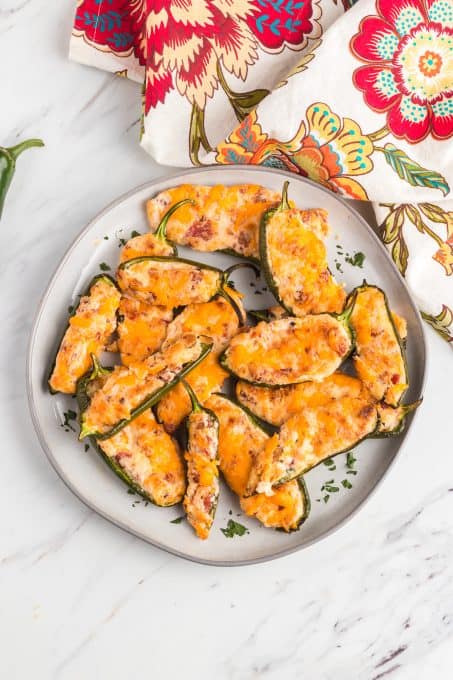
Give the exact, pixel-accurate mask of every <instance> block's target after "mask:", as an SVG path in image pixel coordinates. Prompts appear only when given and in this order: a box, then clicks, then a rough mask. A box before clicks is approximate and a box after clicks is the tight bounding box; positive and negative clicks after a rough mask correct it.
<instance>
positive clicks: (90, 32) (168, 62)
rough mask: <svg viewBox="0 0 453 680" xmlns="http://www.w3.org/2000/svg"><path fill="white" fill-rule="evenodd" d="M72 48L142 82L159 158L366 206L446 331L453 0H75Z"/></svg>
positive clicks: (452, 226) (145, 133)
mask: <svg viewBox="0 0 453 680" xmlns="http://www.w3.org/2000/svg"><path fill="white" fill-rule="evenodd" d="M352 5H353V6H352ZM70 56H71V57H72V58H73V59H76V60H78V61H80V62H82V63H85V64H90V65H94V66H98V67H100V68H103V69H106V70H109V71H112V72H114V73H117V74H118V75H121V76H125V77H130V78H132V79H134V80H137V81H139V82H142V83H144V96H143V102H144V115H143V130H142V138H141V144H142V146H143V147H144V149H145V150H146V151H148V153H150V154H151V155H152V156H153V157H154V158H155V159H156V160H157V161H159V162H161V163H164V164H169V165H176V166H184V165H203V164H209V163H214V162H217V163H228V164H231V163H242V164H244V163H245V164H258V165H265V166H270V167H277V168H284V169H286V170H290V171H292V172H294V173H297V174H300V175H302V176H304V177H309V178H311V179H312V180H314V181H317V182H319V183H321V184H323V185H324V186H326V187H328V188H329V189H331V190H332V191H334V192H337V193H340V194H341V195H343V196H344V197H346V198H352V199H361V200H369V201H372V202H373V206H374V208H375V212H376V216H377V219H378V224H379V225H380V226H379V234H380V236H381V238H382V240H383V242H384V243H385V244H386V246H387V248H388V249H389V251H390V253H391V255H392V258H393V260H394V261H395V264H396V266H397V267H398V269H399V270H400V272H401V273H402V275H403V276H405V277H406V280H407V283H408V285H409V287H410V288H411V290H412V292H413V294H414V296H415V298H416V299H417V301H418V303H419V306H420V309H421V311H422V314H423V316H424V318H425V319H426V320H427V321H428V323H430V324H431V326H433V327H434V328H435V329H436V330H437V331H438V332H439V333H441V335H442V336H443V337H444V338H445V339H447V340H449V341H450V342H452V341H453V198H452V199H450V194H451V187H452V185H453V144H452V137H453V0H359V2H357V3H356V4H354V2H353V0H79V1H78V3H77V9H76V17H75V23H74V29H73V34H72V38H71V46H70Z"/></svg>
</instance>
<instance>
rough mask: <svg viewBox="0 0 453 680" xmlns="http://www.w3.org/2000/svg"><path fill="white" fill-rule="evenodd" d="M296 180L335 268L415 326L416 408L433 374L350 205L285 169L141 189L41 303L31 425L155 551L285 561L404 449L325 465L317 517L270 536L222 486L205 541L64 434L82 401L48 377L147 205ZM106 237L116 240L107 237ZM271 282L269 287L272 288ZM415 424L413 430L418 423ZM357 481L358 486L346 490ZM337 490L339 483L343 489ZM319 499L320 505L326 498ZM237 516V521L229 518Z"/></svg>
mask: <svg viewBox="0 0 453 680" xmlns="http://www.w3.org/2000/svg"><path fill="white" fill-rule="evenodd" d="M287 178H289V179H290V191H289V193H290V198H291V199H293V200H295V201H296V203H297V205H298V206H299V207H300V208H314V207H322V208H326V209H327V210H328V211H329V223H330V225H331V234H330V237H329V240H328V249H329V256H330V266H331V268H332V270H333V271H334V272H335V273H336V274H337V276H338V278H340V279H341V280H343V281H344V282H345V283H346V286H347V289H348V290H350V289H351V288H353V287H354V286H356V285H358V284H360V283H361V282H362V280H363V279H364V278H366V279H367V281H368V282H369V283H375V284H377V285H379V286H381V287H382V288H384V290H385V291H386V293H387V295H388V297H389V300H390V303H391V306H392V308H393V309H395V310H396V311H397V312H398V313H400V314H402V315H403V316H404V317H405V318H406V319H407V323H408V343H407V361H408V367H409V376H410V383H411V387H410V390H409V392H408V393H407V395H406V397H405V399H406V400H407V401H408V402H409V401H414V400H415V399H418V398H419V397H420V395H421V392H422V388H423V381H424V370H425V341H424V334H423V328H422V322H421V320H420V316H419V314H418V312H417V310H416V308H415V306H414V303H413V302H412V300H411V298H410V296H409V293H408V291H407V289H406V287H405V284H404V282H403V280H402V278H401V277H400V275H399V274H398V272H397V271H396V269H395V267H394V266H393V264H392V262H391V261H390V259H389V257H388V255H387V253H386V251H385V249H384V247H383V246H382V244H381V243H380V242H379V240H378V238H377V237H376V236H375V234H374V233H373V231H372V230H371V229H370V227H369V226H368V225H367V224H366V223H365V221H364V220H363V219H362V218H361V217H360V216H359V215H357V213H356V212H355V211H354V210H353V209H352V208H351V207H350V206H349V205H348V204H347V203H346V202H344V201H343V200H342V199H340V198H338V197H337V196H336V195H334V194H332V193H331V192H330V191H328V190H326V189H323V188H322V187H320V186H318V185H316V184H313V183H312V182H310V181H308V180H305V179H302V178H299V177H295V176H294V175H289V174H288V173H285V172H283V171H278V170H270V169H266V168H255V167H247V166H244V167H234V166H231V167H228V166H227V167H221V166H213V167H208V168H204V169H195V170H189V171H186V172H183V173H180V174H178V175H174V176H170V177H166V178H165V179H162V180H160V181H157V182H153V183H150V184H148V185H145V186H142V187H139V188H138V189H135V190H134V191H132V192H130V193H128V194H127V195H125V196H123V197H122V198H120V199H118V200H117V201H116V202H115V203H113V204H112V205H111V206H109V207H108V208H107V209H106V210H104V212H102V213H101V214H100V215H98V216H97V217H96V218H95V219H94V220H93V221H92V222H91V223H90V224H89V225H88V226H87V227H86V229H84V231H83V232H82V233H81V234H80V236H79V237H78V238H77V239H76V241H75V242H74V243H73V245H72V246H71V247H70V249H69V250H68V252H67V253H66V255H65V256H64V258H63V260H62V261H61V263H60V265H59V267H58V269H57V271H56V272H55V274H54V276H53V278H52V280H51V282H50V284H49V286H48V288H47V290H46V292H45V294H44V297H43V300H42V302H41V305H40V308H39V311H38V314H37V317H36V320H35V323H34V327H33V332H32V336H31V341H30V348H29V356H28V395H29V401H30V408H31V413H32V418H33V422H34V425H35V428H36V432H37V434H38V437H39V440H40V442H41V445H42V447H43V449H44V451H45V453H46V455H47V457H48V458H49V460H50V462H51V464H52V465H53V467H54V468H55V470H56V471H57V473H58V474H59V475H60V477H61V478H62V479H63V481H64V482H65V483H66V484H67V486H68V487H69V488H70V489H71V490H72V491H73V492H74V493H75V494H76V495H77V496H78V497H79V498H80V499H81V500H82V501H83V502H84V503H86V504H87V505H88V506H89V507H90V508H92V509H93V510H96V511H97V512H98V513H99V514H101V515H102V516H103V517H105V518H107V519H109V520H110V521H111V522H113V523H115V524H117V525H118V526H120V527H122V528H123V529H126V530H127V531H130V532H131V533H133V534H135V535H137V536H140V537H141V538H143V539H144V540H146V541H148V542H149V543H152V544H153V545H155V546H157V547H159V548H163V549H164V550H168V551H169V552H172V553H174V554H176V555H180V556H181V557H185V558H188V559H191V560H195V561H197V562H203V563H206V564H216V565H238V564H247V563H255V562H260V561H265V560H270V559H273V558H275V557H279V556H282V555H285V554H288V553H290V552H293V551H295V550H300V549H301V548H303V547H305V546H307V545H309V544H310V543H313V542H314V541H317V540H319V539H320V538H322V537H324V536H326V535H328V534H329V533H330V532H331V531H333V530H334V529H336V528H337V527H339V526H340V525H341V524H342V523H343V522H345V521H346V520H347V519H348V518H350V517H351V516H352V514H353V513H354V512H355V511H356V510H357V509H358V508H359V507H360V506H361V505H362V503H363V502H364V501H365V500H366V499H367V498H368V497H369V496H370V494H371V492H372V491H373V490H374V489H375V488H376V486H377V485H378V484H379V482H380V481H381V480H382V478H383V476H384V475H385V473H386V472H387V471H388V469H389V467H390V465H391V464H392V462H393V461H394V459H395V456H396V454H397V453H398V451H399V450H400V448H401V445H402V443H403V441H404V439H405V436H406V434H403V435H402V436H399V437H393V438H388V439H370V440H368V441H366V442H364V443H362V444H360V446H358V447H357V449H356V450H355V455H356V458H357V470H358V474H357V475H356V476H352V475H346V474H345V473H346V468H345V455H344V454H341V455H339V456H337V457H336V459H335V460H336V470H335V471H334V472H330V471H329V470H328V469H327V467H325V466H324V465H320V466H318V467H317V468H315V469H314V470H312V471H311V472H309V473H308V474H307V475H306V482H307V485H308V489H309V492H310V496H311V502H312V511H311V515H310V517H309V519H308V521H307V522H306V523H305V524H304V525H303V526H302V528H301V529H300V530H299V531H297V532H294V533H291V534H284V533H281V532H278V531H273V530H271V529H265V528H263V527H262V526H260V525H259V524H258V523H257V522H256V521H255V520H252V519H249V518H247V517H244V516H243V515H242V514H241V515H240V517H238V515H239V513H240V508H239V505H238V502H237V500H236V498H234V497H233V495H232V494H231V493H230V492H229V491H228V490H227V489H226V488H225V486H224V485H222V491H221V499H220V502H219V506H218V509H217V514H216V518H215V523H214V526H213V529H212V531H211V535H210V537H209V539H208V540H207V541H200V540H198V539H197V538H196V537H195V535H194V533H193V531H192V530H191V528H190V526H189V525H188V524H187V523H186V522H182V523H181V524H171V520H172V519H174V518H176V517H178V516H180V515H182V514H183V513H182V509H181V507H180V506H176V507H173V508H166V509H162V508H157V507H154V506H152V505H148V506H145V505H144V503H143V502H141V503H138V504H136V505H135V507H134V506H133V503H134V500H135V497H134V496H131V495H128V493H127V489H126V487H125V486H124V485H123V484H122V482H121V481H119V480H118V479H117V478H116V477H115V476H114V474H113V473H112V472H111V471H110V469H109V468H108V467H107V466H106V465H105V463H104V462H103V461H102V460H101V459H100V458H99V457H98V455H97V454H96V453H95V452H94V451H93V450H92V449H90V450H89V451H88V452H85V450H84V443H80V442H79V441H78V440H77V437H76V435H75V434H74V433H72V432H69V433H68V432H65V431H64V429H63V427H61V422H62V413H63V411H65V410H67V409H68V408H74V401H73V400H72V399H71V398H69V397H65V396H62V395H57V396H51V395H50V394H49V392H48V390H47V385H46V379H47V374H48V370H49V366H50V363H51V360H52V357H53V356H54V353H55V351H56V348H57V344H58V339H59V338H60V336H61V333H62V332H63V331H64V329H65V326H66V323H67V307H68V306H69V305H71V304H73V303H74V302H76V300H77V294H78V293H80V292H81V291H83V290H84V289H85V287H86V285H87V283H88V282H89V281H90V279H91V278H92V276H93V275H94V274H96V273H98V272H99V264H100V263H101V262H107V263H109V264H110V265H111V267H112V270H114V268H115V266H116V263H117V258H118V252H119V248H118V244H119V240H118V237H121V236H122V237H128V236H129V235H130V232H131V231H132V230H133V229H136V230H137V231H140V232H145V231H146V230H147V223H146V217H145V201H146V200H147V199H148V198H150V197H151V196H153V195H154V194H156V193H157V192H159V191H162V190H163V189H167V188H168V187H171V186H174V185H177V184H181V183H183V182H191V183H198V184H238V183H243V182H248V183H256V184H262V185H264V186H266V187H268V188H270V189H275V190H278V191H280V190H281V187H282V184H283V181H284V179H287ZM106 236H108V240H107V239H105V238H104V237H106ZM338 244H341V246H342V248H343V251H344V252H345V253H346V252H349V253H351V254H353V253H354V252H357V251H360V252H363V253H365V255H366V259H365V262H364V265H363V269H361V268H358V267H353V266H351V265H349V264H347V263H345V262H344V259H343V258H342V257H339V256H338V255H337V249H336V246H337V245H338ZM179 252H180V254H181V255H182V256H183V257H184V256H186V257H187V256H189V257H191V258H192V259H198V260H200V261H204V262H208V263H210V264H215V265H216V266H221V267H226V266H228V265H230V264H232V263H233V262H237V261H238V260H237V259H235V258H231V257H228V256H225V255H220V254H215V253H213V254H203V253H196V252H194V251H192V250H189V249H186V248H180V249H179ZM335 259H337V260H339V261H340V262H341V266H342V269H343V271H344V273H343V274H340V273H339V272H336V267H335ZM234 279H235V281H236V283H237V285H238V287H239V288H240V289H241V290H242V291H243V292H246V293H247V297H246V300H245V304H246V307H247V308H248V309H253V308H255V309H256V308H261V307H265V306H266V305H268V304H272V299H271V297H270V296H269V294H266V293H265V292H263V291H261V292H263V294H262V295H255V294H254V292H253V291H254V290H256V289H254V288H251V287H250V286H249V282H250V281H251V278H250V274H249V273H247V272H246V271H244V272H242V273H241V272H238V273H237V275H236V276H235V277H234ZM264 285H265V284H264V282H263V284H262V286H263V287H264ZM411 420H412V416H411V417H409V418H408V422H407V427H406V433H407V430H408V428H409V426H410V424H411ZM345 478H347V479H349V480H350V481H351V482H352V484H353V488H352V489H349V490H348V489H345V488H343V487H342V486H341V480H342V479H345ZM329 479H335V481H336V482H337V484H336V485H337V486H339V487H340V491H339V492H338V493H332V494H330V497H329V501H328V502H327V503H325V502H323V500H322V497H323V495H324V493H323V492H321V487H322V485H323V483H324V482H326V481H328V480H329ZM338 483H339V484H338ZM318 499H321V500H319V501H318ZM230 510H231V511H232V513H233V514H232V515H230V514H229V512H230ZM230 517H232V518H233V519H235V520H237V521H239V522H241V523H242V524H244V525H245V526H247V527H248V528H249V530H250V533H249V534H246V535H245V536H242V537H234V538H226V537H225V536H224V535H223V533H222V532H221V531H220V528H221V527H225V526H226V525H227V522H228V520H229V519H230Z"/></svg>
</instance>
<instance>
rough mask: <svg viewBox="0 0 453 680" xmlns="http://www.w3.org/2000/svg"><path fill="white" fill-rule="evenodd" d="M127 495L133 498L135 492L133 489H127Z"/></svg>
mask: <svg viewBox="0 0 453 680" xmlns="http://www.w3.org/2000/svg"><path fill="white" fill-rule="evenodd" d="M127 493H128V494H130V495H131V496H135V491H134V489H131V488H129V489H128V490H127Z"/></svg>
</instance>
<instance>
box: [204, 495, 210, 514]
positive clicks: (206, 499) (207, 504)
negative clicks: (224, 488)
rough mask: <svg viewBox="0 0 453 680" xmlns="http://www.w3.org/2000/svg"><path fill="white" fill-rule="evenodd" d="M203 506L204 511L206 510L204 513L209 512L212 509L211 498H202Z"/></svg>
mask: <svg viewBox="0 0 453 680" xmlns="http://www.w3.org/2000/svg"><path fill="white" fill-rule="evenodd" d="M203 505H204V509H205V510H206V512H210V510H211V508H212V498H211V496H205V498H203Z"/></svg>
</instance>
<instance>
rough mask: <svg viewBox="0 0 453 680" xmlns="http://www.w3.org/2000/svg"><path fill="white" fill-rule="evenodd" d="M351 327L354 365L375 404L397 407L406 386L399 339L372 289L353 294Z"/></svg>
mask: <svg viewBox="0 0 453 680" xmlns="http://www.w3.org/2000/svg"><path fill="white" fill-rule="evenodd" d="M351 325H352V327H353V329H354V331H355V335H356V355H355V357H354V366H355V369H356V371H357V374H358V376H359V378H360V379H361V380H362V382H363V383H364V384H365V386H366V387H367V389H368V390H369V392H370V394H371V395H372V396H373V397H374V399H376V401H385V402H386V403H387V404H390V406H397V404H398V403H399V401H400V399H401V397H402V396H403V394H404V392H405V391H406V389H407V387H408V384H407V383H408V379H407V374H406V366H405V361H404V355H403V350H402V348H401V345H400V342H399V340H400V338H399V337H398V335H397V333H396V332H395V328H394V326H393V323H392V319H391V318H390V314H389V310H388V306H387V301H386V298H385V295H384V293H383V292H382V291H381V290H379V288H375V287H374V286H366V287H363V288H360V289H359V290H358V292H357V293H356V298H355V303H354V308H353V310H352V315H351Z"/></svg>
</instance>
